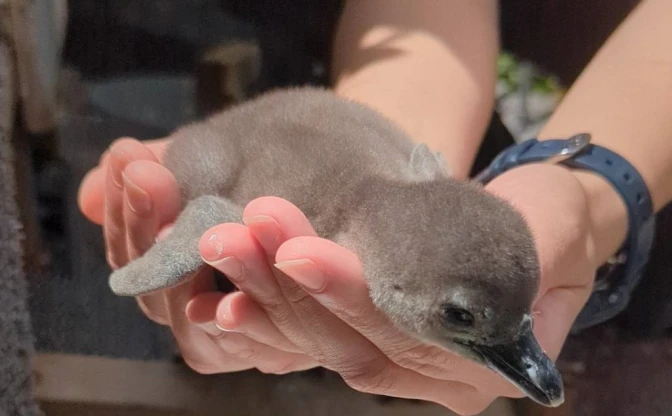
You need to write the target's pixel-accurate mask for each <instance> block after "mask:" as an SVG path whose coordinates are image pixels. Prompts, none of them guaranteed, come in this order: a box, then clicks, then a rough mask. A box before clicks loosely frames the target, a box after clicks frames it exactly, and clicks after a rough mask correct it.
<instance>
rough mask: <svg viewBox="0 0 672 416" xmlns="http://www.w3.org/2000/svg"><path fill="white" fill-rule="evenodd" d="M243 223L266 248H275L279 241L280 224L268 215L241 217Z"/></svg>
mask: <svg viewBox="0 0 672 416" xmlns="http://www.w3.org/2000/svg"><path fill="white" fill-rule="evenodd" d="M243 224H245V225H246V226H247V227H249V228H250V229H252V230H253V233H254V236H255V238H256V239H257V240H258V241H259V243H261V245H262V246H263V247H264V248H266V249H275V247H276V246H277V245H278V243H279V242H280V233H281V231H280V224H278V222H277V221H276V220H275V219H273V218H272V217H269V216H268V215H255V216H252V217H243Z"/></svg>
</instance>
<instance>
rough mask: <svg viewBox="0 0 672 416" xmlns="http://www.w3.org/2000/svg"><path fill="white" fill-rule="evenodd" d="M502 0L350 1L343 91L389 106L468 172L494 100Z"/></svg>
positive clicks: (341, 68)
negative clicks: (499, 5)
mask: <svg viewBox="0 0 672 416" xmlns="http://www.w3.org/2000/svg"><path fill="white" fill-rule="evenodd" d="M497 3H498V2H497V1H496V0H477V1H462V0H457V1H455V0H451V1H448V0H444V1H436V0H415V1H406V0H367V1H348V2H347V3H346V5H345V8H344V11H343V15H342V17H341V21H340V24H339V27H338V30H337V33H336V37H335V41H334V54H333V62H332V77H333V80H334V84H335V85H334V89H335V91H336V93H337V94H340V95H341V96H344V97H347V98H351V99H354V100H357V101H360V102H363V103H364V104H367V105H369V106H371V107H373V108H375V109H377V110H378V111H380V112H382V113H383V114H384V115H386V116H387V117H389V118H390V119H392V120H393V121H394V122H396V123H397V124H398V125H399V126H400V127H402V128H403V129H404V130H406V132H408V133H409V134H410V135H411V137H412V138H413V139H414V140H415V141H418V142H423V143H426V144H427V145H428V146H429V147H430V148H432V149H433V150H436V151H440V152H442V153H443V154H444V156H445V158H446V160H447V161H448V163H449V165H450V168H451V171H452V172H453V174H454V175H455V176H456V177H458V178H462V179H464V178H466V177H467V176H468V174H469V170H470V168H471V165H472V163H473V160H474V158H475V155H476V152H477V151H478V147H479V145H480V144H481V141H482V138H483V134H484V132H485V130H486V128H487V125H488V122H489V120H490V117H491V115H492V109H493V105H494V92H495V82H496V61H497V54H498V51H499V39H498V7H497Z"/></svg>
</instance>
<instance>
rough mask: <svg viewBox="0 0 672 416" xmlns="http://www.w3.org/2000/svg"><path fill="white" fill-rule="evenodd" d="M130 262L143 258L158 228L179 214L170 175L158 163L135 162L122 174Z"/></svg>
mask: <svg viewBox="0 0 672 416" xmlns="http://www.w3.org/2000/svg"><path fill="white" fill-rule="evenodd" d="M122 177H123V181H124V192H125V202H126V204H125V205H124V221H125V223H126V232H127V237H126V241H127V245H128V256H129V259H130V260H132V259H135V258H137V257H139V256H141V255H143V254H144V253H145V252H146V251H147V250H148V249H149V248H150V247H151V246H152V245H153V244H154V241H155V240H156V238H157V234H158V233H159V229H160V227H161V226H163V225H165V224H166V223H168V222H172V221H173V220H174V219H175V218H176V217H177V215H178V214H179V212H180V209H181V199H180V190H179V188H178V185H177V182H176V181H175V178H174V177H173V175H172V174H171V173H170V171H168V169H166V168H165V167H163V166H161V165H160V164H158V163H155V162H151V161H147V160H138V161H134V162H131V163H129V164H128V166H126V168H125V169H124V172H123V175H122Z"/></svg>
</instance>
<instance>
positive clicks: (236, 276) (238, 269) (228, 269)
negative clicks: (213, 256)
mask: <svg viewBox="0 0 672 416" xmlns="http://www.w3.org/2000/svg"><path fill="white" fill-rule="evenodd" d="M204 260H205V259H204ZM206 261H207V260H206ZM207 262H208V264H209V265H211V266H212V267H214V268H215V269H217V270H219V271H220V272H222V273H224V274H225V275H226V277H228V278H229V279H231V280H233V281H235V282H240V281H241V280H243V275H244V274H245V273H244V272H245V269H244V267H243V263H242V262H241V261H240V260H238V259H237V258H235V257H233V256H229V257H224V258H223V259H221V260H215V261H207Z"/></svg>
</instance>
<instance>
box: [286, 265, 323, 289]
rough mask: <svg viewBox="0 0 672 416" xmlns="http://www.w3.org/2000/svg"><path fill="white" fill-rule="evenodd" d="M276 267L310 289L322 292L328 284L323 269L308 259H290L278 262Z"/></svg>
mask: <svg viewBox="0 0 672 416" xmlns="http://www.w3.org/2000/svg"><path fill="white" fill-rule="evenodd" d="M275 267H276V268H277V269H279V270H280V271H282V272H283V273H285V274H286V275H288V276H289V277H291V278H292V279H294V280H295V281H296V282H297V283H298V284H300V285H301V286H303V287H305V288H306V289H308V290H311V291H314V292H321V291H322V290H324V287H325V285H326V279H325V277H324V274H323V273H322V271H321V270H320V269H319V268H318V267H317V265H316V264H315V263H313V262H312V261H311V260H308V259H299V260H289V261H283V262H280V263H276V264H275Z"/></svg>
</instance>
